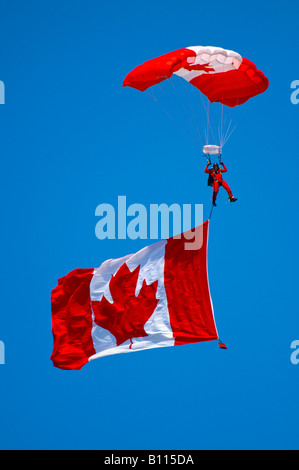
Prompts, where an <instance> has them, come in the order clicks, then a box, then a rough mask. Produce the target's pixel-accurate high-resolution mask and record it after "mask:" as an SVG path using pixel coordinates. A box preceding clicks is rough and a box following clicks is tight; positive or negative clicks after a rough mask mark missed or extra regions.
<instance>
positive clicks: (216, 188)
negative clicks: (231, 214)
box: [213, 181, 219, 206]
mask: <svg viewBox="0 0 299 470" xmlns="http://www.w3.org/2000/svg"><path fill="white" fill-rule="evenodd" d="M218 191H219V184H218V182H217V181H214V184H213V205H214V206H216V198H217V194H218Z"/></svg>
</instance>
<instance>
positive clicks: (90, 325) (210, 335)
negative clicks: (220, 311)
mask: <svg viewBox="0 0 299 470" xmlns="http://www.w3.org/2000/svg"><path fill="white" fill-rule="evenodd" d="M208 230H209V221H206V222H204V223H203V224H202V225H200V226H198V227H196V228H195V229H193V230H192V231H189V233H188V232H185V233H183V234H181V235H180V236H175V237H172V238H169V239H168V240H163V241H160V242H158V243H155V244H153V245H150V246H147V247H145V248H143V249H142V250H140V251H138V252H137V253H135V254H133V255H127V256H124V257H123V258H119V259H110V260H107V261H105V262H104V263H103V264H102V265H101V266H100V267H99V268H97V269H75V270H74V271H72V272H70V273H69V274H67V275H66V276H65V277H62V278H61V279H59V281H58V285H57V287H56V288H55V289H53V291H52V296H51V302H52V331H53V337H54V346H53V353H52V355H51V359H52V361H53V364H54V366H56V367H59V368H61V369H81V367H82V366H83V365H84V364H86V363H87V362H88V361H91V360H93V359H97V358H99V357H103V356H107V355H111V354H118V353H129V352H134V351H140V350H142V349H150V348H157V347H163V346H178V345H183V344H190V343H197V342H202V341H210V340H217V339H219V338H218V333H217V328H216V324H215V319H214V313H213V305H212V300H211V296H210V290H209V283H208V273H207V245H208ZM192 234H194V240H200V241H201V243H200V244H199V246H198V247H197V248H195V249H194V247H193V248H192V249H186V240H188V241H190V239H191V235H192ZM219 345H220V347H224V348H225V345H224V344H223V343H221V342H220V344H219Z"/></svg>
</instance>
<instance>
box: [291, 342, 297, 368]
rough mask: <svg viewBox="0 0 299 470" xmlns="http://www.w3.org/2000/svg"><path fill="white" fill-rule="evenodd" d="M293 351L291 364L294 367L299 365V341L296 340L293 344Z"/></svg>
mask: <svg viewBox="0 0 299 470" xmlns="http://www.w3.org/2000/svg"><path fill="white" fill-rule="evenodd" d="M291 349H294V351H293V352H292V354H291V363H292V364H294V365H297V364H299V341H298V340H295V341H292V343H291Z"/></svg>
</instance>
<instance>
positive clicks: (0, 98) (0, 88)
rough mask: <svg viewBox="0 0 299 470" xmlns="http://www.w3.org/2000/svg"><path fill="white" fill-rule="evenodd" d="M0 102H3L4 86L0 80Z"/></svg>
mask: <svg viewBox="0 0 299 470" xmlns="http://www.w3.org/2000/svg"><path fill="white" fill-rule="evenodd" d="M0 104H5V86H4V83H3V82H2V81H1V80H0Z"/></svg>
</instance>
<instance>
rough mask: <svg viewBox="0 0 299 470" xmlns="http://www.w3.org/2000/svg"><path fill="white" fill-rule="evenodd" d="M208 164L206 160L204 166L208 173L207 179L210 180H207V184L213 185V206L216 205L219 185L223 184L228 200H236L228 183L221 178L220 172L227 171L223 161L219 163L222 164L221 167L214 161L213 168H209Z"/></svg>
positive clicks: (209, 163)
mask: <svg viewBox="0 0 299 470" xmlns="http://www.w3.org/2000/svg"><path fill="white" fill-rule="evenodd" d="M210 165H211V162H209V161H208V164H207V166H206V168H205V173H208V175H209V179H210V180H211V183H210V182H209V185H210V186H213V206H216V198H217V194H218V191H219V186H223V187H224V189H225V190H226V191H227V193H228V197H229V201H230V202H235V201H237V199H236V198H235V197H234V196H233V193H232V192H231V189H230V187H229V185H228V184H227V182H226V181H224V179H223V178H222V173H225V172H226V171H227V168H226V166H225V165H224V163H223V162H220V165H222V166H223V168H220V167H219V165H218V163H214V164H213V168H212V169H210V170H209V166H210Z"/></svg>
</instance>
